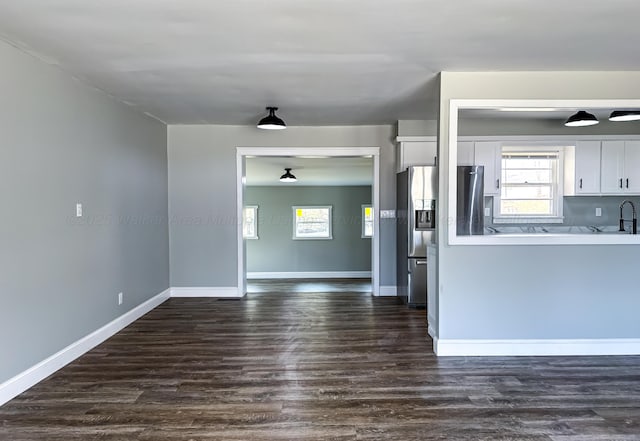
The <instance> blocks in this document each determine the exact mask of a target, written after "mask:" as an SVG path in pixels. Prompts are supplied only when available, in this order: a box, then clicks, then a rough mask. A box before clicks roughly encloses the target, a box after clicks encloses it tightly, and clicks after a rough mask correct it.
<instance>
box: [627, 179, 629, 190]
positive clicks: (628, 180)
mask: <svg viewBox="0 0 640 441" xmlns="http://www.w3.org/2000/svg"><path fill="white" fill-rule="evenodd" d="M627 188H629V178H627Z"/></svg>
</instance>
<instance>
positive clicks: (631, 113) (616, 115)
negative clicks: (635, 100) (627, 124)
mask: <svg viewBox="0 0 640 441" xmlns="http://www.w3.org/2000/svg"><path fill="white" fill-rule="evenodd" d="M638 120H640V111H639V110H614V111H613V112H611V116H609V121H638Z"/></svg>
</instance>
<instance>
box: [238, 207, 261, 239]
mask: <svg viewBox="0 0 640 441" xmlns="http://www.w3.org/2000/svg"><path fill="white" fill-rule="evenodd" d="M242 237H244V238H245V239H257V238H258V206H257V205H247V206H245V207H244V209H243V210H242Z"/></svg>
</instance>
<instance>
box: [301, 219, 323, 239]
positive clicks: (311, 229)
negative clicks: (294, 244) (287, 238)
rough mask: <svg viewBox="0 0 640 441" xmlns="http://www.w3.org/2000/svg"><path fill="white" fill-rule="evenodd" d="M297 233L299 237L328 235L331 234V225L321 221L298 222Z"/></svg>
mask: <svg viewBox="0 0 640 441" xmlns="http://www.w3.org/2000/svg"><path fill="white" fill-rule="evenodd" d="M296 234H297V235H298V236H299V237H327V236H328V235H329V225H327V224H326V223H320V222H318V223H313V222H305V223H298V225H297V231H296Z"/></svg>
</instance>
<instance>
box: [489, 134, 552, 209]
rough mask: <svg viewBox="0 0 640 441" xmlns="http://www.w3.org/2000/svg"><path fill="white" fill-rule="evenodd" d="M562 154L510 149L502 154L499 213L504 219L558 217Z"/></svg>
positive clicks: (549, 151)
mask: <svg viewBox="0 0 640 441" xmlns="http://www.w3.org/2000/svg"><path fill="white" fill-rule="evenodd" d="M558 161H559V153H558V151H557V150H556V151H554V150H546V149H545V150H543V149H536V148H535V147H534V148H531V150H522V149H520V150H517V149H511V150H509V148H507V149H506V151H505V150H503V152H502V189H501V191H500V206H499V213H500V215H503V216H515V217H517V216H523V217H527V216H555V215H557V213H555V210H556V205H557V204H556V201H557V198H558V197H559V195H558V194H557V193H558V181H557V180H558V179H562V177H561V174H559V173H561V171H558Z"/></svg>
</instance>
